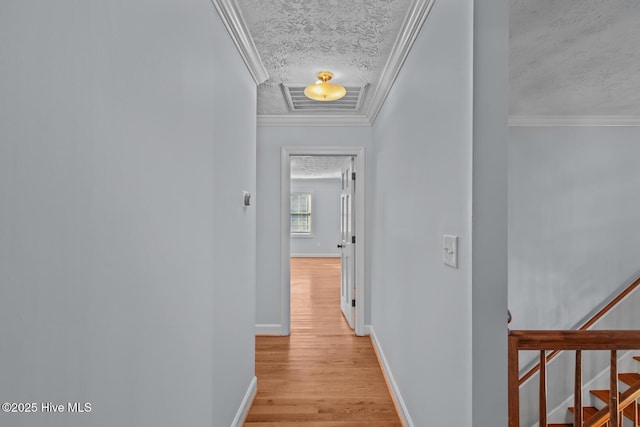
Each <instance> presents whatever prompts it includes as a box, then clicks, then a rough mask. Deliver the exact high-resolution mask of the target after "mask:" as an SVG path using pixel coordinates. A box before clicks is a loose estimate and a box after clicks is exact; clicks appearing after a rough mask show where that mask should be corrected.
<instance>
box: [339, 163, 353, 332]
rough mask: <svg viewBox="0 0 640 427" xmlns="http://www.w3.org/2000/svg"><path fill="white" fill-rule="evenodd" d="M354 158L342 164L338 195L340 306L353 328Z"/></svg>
mask: <svg viewBox="0 0 640 427" xmlns="http://www.w3.org/2000/svg"><path fill="white" fill-rule="evenodd" d="M353 164H354V158H353V157H348V158H347V159H345V162H344V164H343V166H342V194H341V195H340V243H339V244H338V248H340V249H341V251H342V255H341V258H342V276H341V285H340V308H341V309H342V313H343V314H344V317H345V319H347V322H349V326H350V327H351V329H353V321H354V318H355V304H356V303H355V283H356V281H355V277H356V275H355V239H356V236H355V224H354V221H355V212H354V210H353V208H354V207H355V203H354V196H355V184H356V181H355V171H354V170H353Z"/></svg>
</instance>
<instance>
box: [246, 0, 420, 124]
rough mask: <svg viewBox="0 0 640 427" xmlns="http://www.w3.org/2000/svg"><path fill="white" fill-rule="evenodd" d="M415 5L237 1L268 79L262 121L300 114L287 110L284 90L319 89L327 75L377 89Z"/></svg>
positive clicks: (396, 0)
mask: <svg viewBox="0 0 640 427" xmlns="http://www.w3.org/2000/svg"><path fill="white" fill-rule="evenodd" d="M411 3H412V0H238V5H239V6H240V10H241V12H242V16H243V18H244V20H245V22H246V24H247V26H248V28H249V31H250V33H251V36H252V38H253V41H254V43H255V45H256V48H257V49H258V52H259V54H260V57H261V59H262V62H263V63H264V65H265V68H266V69H267V72H268V74H269V79H268V80H267V81H266V82H265V83H263V84H261V85H260V86H259V87H258V115H272V114H273V115H278V114H295V113H292V112H290V111H289V109H288V107H287V102H286V99H285V97H284V95H283V92H282V87H281V84H283V83H284V84H292V85H307V84H311V83H314V82H315V80H316V74H317V73H318V72H319V71H322V70H325V69H327V70H329V71H331V72H333V81H334V82H336V83H340V84H342V85H344V86H349V85H354V86H364V85H366V84H370V85H376V84H377V82H378V79H379V77H380V73H381V71H382V69H383V68H384V65H385V63H386V61H387V58H388V57H389V54H390V52H391V48H392V47H393V44H394V42H395V40H396V37H397V36H398V33H399V31H400V28H401V26H402V23H403V20H404V18H405V16H406V14H407V12H408V10H409V6H410V5H411ZM371 90H372V87H371V86H370V87H369V88H368V92H371ZM367 101H368V100H367V98H366V97H365V99H364V102H363V103H361V108H360V111H358V112H352V113H350V114H358V113H359V114H361V111H362V110H364V109H366V108H367V106H368V105H367ZM316 114H318V113H316ZM342 114H349V113H342Z"/></svg>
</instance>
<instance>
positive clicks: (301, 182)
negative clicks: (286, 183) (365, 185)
mask: <svg viewBox="0 0 640 427" xmlns="http://www.w3.org/2000/svg"><path fill="white" fill-rule="evenodd" d="M291 191H311V192H312V193H313V194H312V199H313V200H312V203H311V206H312V214H311V215H312V220H311V235H310V236H291V247H290V250H291V256H313V255H317V256H331V255H332V256H340V250H339V249H338V246H337V245H338V243H339V242H340V193H341V191H342V185H341V181H340V179H339V178H338V179H335V178H334V179H293V180H291Z"/></svg>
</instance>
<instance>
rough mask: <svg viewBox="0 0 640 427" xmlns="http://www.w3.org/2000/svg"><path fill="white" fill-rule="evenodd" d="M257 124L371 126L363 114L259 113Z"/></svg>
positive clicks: (268, 125) (266, 125)
mask: <svg viewBox="0 0 640 427" xmlns="http://www.w3.org/2000/svg"><path fill="white" fill-rule="evenodd" d="M257 124H258V126H263V127H275V126H336V127H340V126H371V122H370V121H369V118H368V117H367V116H364V115H293V114H292V115H285V114H278V115H259V116H258V123H257Z"/></svg>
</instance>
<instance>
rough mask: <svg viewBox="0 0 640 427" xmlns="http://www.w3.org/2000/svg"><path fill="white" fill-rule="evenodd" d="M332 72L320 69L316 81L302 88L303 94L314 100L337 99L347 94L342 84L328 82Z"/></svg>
mask: <svg viewBox="0 0 640 427" xmlns="http://www.w3.org/2000/svg"><path fill="white" fill-rule="evenodd" d="M331 77H333V74H331V73H330V72H329V71H320V72H319V73H318V81H317V82H316V83H315V84H313V85H309V86H307V88H306V89H305V90H304V94H305V95H306V97H307V98H310V99H313V100H315V101H337V100H338V99H340V98H342V97H343V96H345V95H346V94H347V90H346V89H345V88H344V86H340V85H337V84H335V83H329V80H331Z"/></svg>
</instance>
